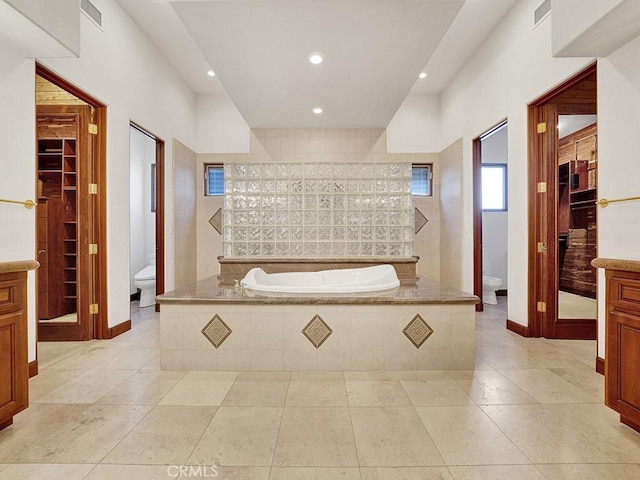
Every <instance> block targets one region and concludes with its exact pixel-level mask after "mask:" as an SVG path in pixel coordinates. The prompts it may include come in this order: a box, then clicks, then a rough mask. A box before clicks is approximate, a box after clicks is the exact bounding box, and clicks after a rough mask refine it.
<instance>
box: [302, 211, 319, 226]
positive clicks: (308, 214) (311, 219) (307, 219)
mask: <svg viewBox="0 0 640 480" xmlns="http://www.w3.org/2000/svg"><path fill="white" fill-rule="evenodd" d="M304 224H305V225H317V224H318V212H316V211H315V210H305V211H304Z"/></svg>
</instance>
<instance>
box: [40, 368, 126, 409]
mask: <svg viewBox="0 0 640 480" xmlns="http://www.w3.org/2000/svg"><path fill="white" fill-rule="evenodd" d="M132 374H133V372H132V371H131V370H101V371H97V370H90V371H88V372H86V373H85V374H84V375H82V376H80V377H78V378H76V379H75V380H71V381H70V382H67V383H65V384H64V385H61V386H60V387H58V388H56V389H55V390H52V391H51V392H49V393H47V394H46V395H43V396H41V397H40V398H39V399H38V400H37V401H36V402H34V403H94V402H96V401H98V399H99V398H100V397H102V396H103V395H105V394H106V393H107V392H109V391H110V390H112V389H113V388H114V387H115V386H117V385H119V384H120V383H122V382H123V381H125V380H126V379H127V377H129V376H131V375H132Z"/></svg>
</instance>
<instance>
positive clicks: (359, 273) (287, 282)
mask: <svg viewBox="0 0 640 480" xmlns="http://www.w3.org/2000/svg"><path fill="white" fill-rule="evenodd" d="M240 286H242V287H244V288H247V289H249V290H256V291H261V292H279V293H359V292H376V291H380V290H389V289H391V288H395V287H398V286H400V280H398V275H397V274H396V269H395V268H393V266H392V265H375V266H373V267H362V268H344V269H337V270H322V271H320V272H288V273H266V272H265V271H264V270H263V269H262V268H252V269H251V270H249V272H247V274H246V275H245V277H244V278H243V279H242V280H241V282H240Z"/></svg>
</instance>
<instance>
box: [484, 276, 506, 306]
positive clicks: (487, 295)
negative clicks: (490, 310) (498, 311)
mask: <svg viewBox="0 0 640 480" xmlns="http://www.w3.org/2000/svg"><path fill="white" fill-rule="evenodd" d="M501 286H502V280H501V279H499V278H496V277H490V276H489V275H483V276H482V303H488V304H489V305H497V304H498V299H497V298H496V290H498V289H499V288H500V287H501Z"/></svg>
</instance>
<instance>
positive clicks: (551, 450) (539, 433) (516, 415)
mask: <svg viewBox="0 0 640 480" xmlns="http://www.w3.org/2000/svg"><path fill="white" fill-rule="evenodd" d="M481 408H482V409H483V411H484V412H485V413H486V414H487V415H489V417H490V418H491V420H493V422H494V423H495V424H496V425H498V427H500V429H501V430H502V431H503V432H504V433H505V434H506V435H507V436H508V437H509V438H510V439H511V441H512V442H513V443H515V444H516V446H517V447H518V448H519V449H520V450H521V451H522V452H523V453H524V454H525V455H526V456H527V457H528V458H529V460H530V461H531V462H532V463H585V462H593V463H616V458H612V456H611V455H610V454H608V453H605V452H603V451H602V450H601V448H600V447H599V446H598V443H599V441H598V439H589V438H587V437H586V436H584V435H582V434H581V433H579V432H577V431H576V430H575V429H573V428H571V426H569V425H568V424H567V423H565V422H564V421H562V419H561V418H560V417H558V416H557V415H554V414H553V413H552V412H551V411H550V410H549V409H547V408H545V406H544V405H487V406H483V407H481Z"/></svg>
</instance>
